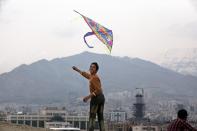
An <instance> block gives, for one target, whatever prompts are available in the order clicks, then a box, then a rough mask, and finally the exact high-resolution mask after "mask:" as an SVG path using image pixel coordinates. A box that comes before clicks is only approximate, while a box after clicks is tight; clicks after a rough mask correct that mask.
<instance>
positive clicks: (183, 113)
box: [177, 109, 188, 120]
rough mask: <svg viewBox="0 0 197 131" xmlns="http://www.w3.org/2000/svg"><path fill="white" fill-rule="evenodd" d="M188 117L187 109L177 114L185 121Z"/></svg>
mask: <svg viewBox="0 0 197 131" xmlns="http://www.w3.org/2000/svg"><path fill="white" fill-rule="evenodd" d="M187 116H188V114H187V111H186V110H185V109H181V110H179V111H178V113H177V117H178V118H180V119H183V120H186V119H187Z"/></svg>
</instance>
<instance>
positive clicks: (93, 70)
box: [89, 62, 99, 74]
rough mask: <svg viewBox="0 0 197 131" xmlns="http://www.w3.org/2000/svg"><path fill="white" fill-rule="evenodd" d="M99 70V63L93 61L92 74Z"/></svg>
mask: <svg viewBox="0 0 197 131" xmlns="http://www.w3.org/2000/svg"><path fill="white" fill-rule="evenodd" d="M98 70H99V65H98V63H97V62H93V63H91V65H90V69H89V71H90V73H91V74H96V73H97V72H98Z"/></svg>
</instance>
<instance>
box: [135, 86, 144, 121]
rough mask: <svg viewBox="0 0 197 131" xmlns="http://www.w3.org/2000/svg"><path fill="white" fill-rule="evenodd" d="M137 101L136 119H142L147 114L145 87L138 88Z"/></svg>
mask: <svg viewBox="0 0 197 131" xmlns="http://www.w3.org/2000/svg"><path fill="white" fill-rule="evenodd" d="M135 97H136V103H134V104H133V105H134V113H133V115H134V117H135V119H136V120H139V121H140V120H142V119H143V118H144V115H145V103H144V90H143V88H136V95H135Z"/></svg>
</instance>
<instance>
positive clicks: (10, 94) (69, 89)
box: [0, 52, 197, 104]
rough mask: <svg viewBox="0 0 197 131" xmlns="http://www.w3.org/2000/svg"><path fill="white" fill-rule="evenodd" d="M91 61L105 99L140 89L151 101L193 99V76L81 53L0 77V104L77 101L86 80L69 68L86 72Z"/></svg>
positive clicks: (195, 84) (196, 80)
mask: <svg viewBox="0 0 197 131" xmlns="http://www.w3.org/2000/svg"><path fill="white" fill-rule="evenodd" d="M91 62H98V64H99V66H100V69H99V72H98V75H99V76H100V78H101V81H102V87H103V90H104V92H105V95H106V96H109V95H110V94H113V93H114V94H115V93H118V92H125V91H126V92H134V91H135V89H136V88H144V90H145V92H146V90H149V92H151V93H152V96H153V97H154V98H162V99H176V98H183V99H186V98H190V97H192V98H196V90H197V77H194V76H187V75H183V74H180V73H177V72H175V71H172V70H169V69H167V68H164V67H161V66H159V65H157V64H154V63H152V62H150V61H146V60H142V59H139V58H129V57H115V56H110V55H104V54H94V53H90V52H83V53H80V54H77V55H73V56H69V57H64V58H56V59H53V60H50V61H48V60H45V59H43V60H39V61H37V62H34V63H32V64H30V65H25V64H23V65H21V66H19V67H17V68H15V69H14V70H12V71H10V72H8V73H3V74H1V75H0V90H1V92H0V103H5V102H15V103H29V104H33V103H34V104H43V103H65V102H69V101H73V100H76V99H79V98H80V97H82V96H84V95H87V94H88V93H89V88H88V81H87V80H86V79H85V78H83V77H81V76H80V74H78V73H76V72H75V71H73V70H72V66H77V67H79V68H80V69H81V70H84V71H88V68H89V66H90V64H91ZM112 96H113V95H112ZM114 97H116V96H114Z"/></svg>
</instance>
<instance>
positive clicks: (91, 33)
mask: <svg viewBox="0 0 197 131" xmlns="http://www.w3.org/2000/svg"><path fill="white" fill-rule="evenodd" d="M90 35H94V32H88V33H86V34H85V35H84V37H83V39H84V42H85V43H86V45H87V46H88V47H89V48H94V47H93V46H90V45H88V43H87V42H86V39H85V37H87V36H90Z"/></svg>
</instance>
